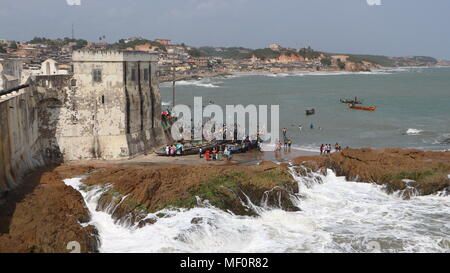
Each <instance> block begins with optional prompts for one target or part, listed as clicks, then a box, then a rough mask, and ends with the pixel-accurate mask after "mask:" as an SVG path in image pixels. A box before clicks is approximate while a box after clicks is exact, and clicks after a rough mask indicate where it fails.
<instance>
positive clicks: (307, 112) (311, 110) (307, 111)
mask: <svg viewBox="0 0 450 273" xmlns="http://www.w3.org/2000/svg"><path fill="white" fill-rule="evenodd" d="M315 113H316V110H315V109H310V110H306V115H307V116H311V115H314V114H315Z"/></svg>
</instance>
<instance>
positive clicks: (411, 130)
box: [406, 128, 423, 136]
mask: <svg viewBox="0 0 450 273" xmlns="http://www.w3.org/2000/svg"><path fill="white" fill-rule="evenodd" d="M422 132H423V130H419V129H414V128H409V129H408V130H406V134H407V135H409V136H417V135H420V134H421V133H422Z"/></svg>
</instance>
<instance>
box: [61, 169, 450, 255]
mask: <svg viewBox="0 0 450 273" xmlns="http://www.w3.org/2000/svg"><path fill="white" fill-rule="evenodd" d="M292 174H293V177H294V178H295V180H296V181H297V182H298V183H299V189H300V193H299V194H298V195H295V196H292V197H291V198H292V200H293V201H294V202H295V203H296V204H297V205H298V206H299V207H300V208H301V209H302V211H299V212H286V211H282V210H279V209H271V208H267V207H258V206H256V205H255V204H248V205H251V206H254V207H256V208H257V210H258V211H259V217H246V216H236V215H233V214H230V213H227V212H224V211H221V210H219V209H216V208H214V207H211V206H205V207H199V208H194V209H191V210H180V211H168V210H165V211H163V212H164V213H165V214H166V215H167V216H166V217H164V218H158V221H157V222H156V223H155V224H153V225H149V226H145V227H144V228H141V229H138V228H136V227H134V226H131V227H130V226H121V225H117V224H115V223H114V221H113V219H112V218H111V216H110V215H109V214H107V213H104V212H99V211H96V210H95V208H96V206H97V201H98V198H99V197H100V195H101V193H102V190H101V189H93V190H91V191H89V192H83V191H80V192H81V194H82V195H83V197H84V199H85V201H86V204H87V207H88V209H89V210H90V212H91V216H92V221H91V222H90V224H93V225H95V226H96V227H97V229H98V231H99V236H100V240H101V248H100V251H101V252H107V253H114V252H144V253H154V252H158V253H160V252H200V253H211V252H231V253H237V252H282V253H284V252H447V253H448V252H450V198H449V197H448V196H447V197H445V196H440V195H431V196H414V197H412V198H411V200H403V199H402V198H401V193H397V194H393V195H388V194H386V193H385V192H384V191H383V190H382V188H381V187H380V186H377V185H374V184H367V183H356V182H352V183H350V182H347V181H345V179H344V178H343V177H336V176H335V174H334V173H333V172H331V171H328V174H327V175H325V176H324V175H321V174H312V175H310V176H309V177H300V176H297V175H296V173H295V172H292ZM65 183H66V184H67V185H69V186H72V187H74V188H75V189H77V190H80V186H81V185H82V184H81V182H80V179H79V178H73V179H67V180H65ZM148 217H149V218H155V217H157V216H156V215H154V214H150V215H148ZM197 217H201V218H203V219H204V221H202V223H200V224H192V223H191V220H192V219H193V218H197Z"/></svg>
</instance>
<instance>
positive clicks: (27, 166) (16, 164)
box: [0, 91, 46, 192]
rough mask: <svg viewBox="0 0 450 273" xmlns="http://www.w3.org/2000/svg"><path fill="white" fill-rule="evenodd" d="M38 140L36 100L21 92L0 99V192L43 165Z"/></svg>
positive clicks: (43, 160)
mask: <svg viewBox="0 0 450 273" xmlns="http://www.w3.org/2000/svg"><path fill="white" fill-rule="evenodd" d="M44 152H45V151H44V149H43V148H42V146H41V142H40V138H39V121H38V113H37V108H36V98H35V97H34V96H32V95H31V94H30V93H27V92H26V91H20V92H17V93H15V94H11V95H9V96H3V97H2V98H0V162H1V163H2V164H0V192H4V191H8V190H10V189H12V188H14V187H16V186H17V185H18V183H19V182H20V180H21V178H22V177H23V176H24V175H26V174H27V173H28V172H29V171H31V170H33V169H35V168H37V167H40V166H43V165H44V164H46V160H45V155H44Z"/></svg>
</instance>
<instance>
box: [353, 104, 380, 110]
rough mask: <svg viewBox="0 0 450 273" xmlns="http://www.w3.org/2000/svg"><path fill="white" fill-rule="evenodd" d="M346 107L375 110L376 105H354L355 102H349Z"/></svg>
mask: <svg viewBox="0 0 450 273" xmlns="http://www.w3.org/2000/svg"><path fill="white" fill-rule="evenodd" d="M348 108H350V109H355V110H364V111H375V110H377V107H376V106H361V105H355V104H349V105H348Z"/></svg>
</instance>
